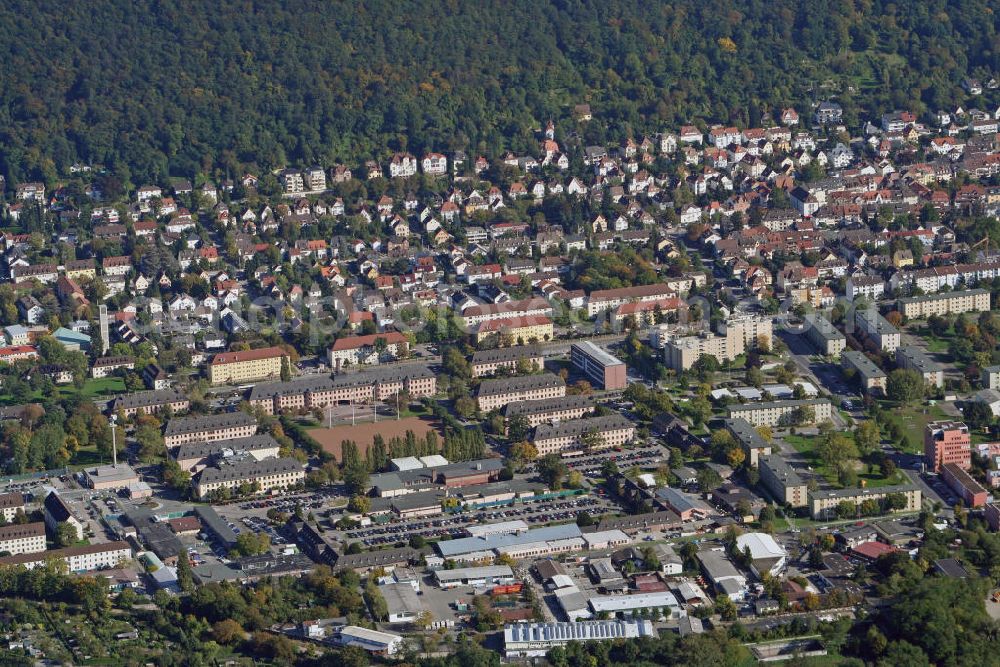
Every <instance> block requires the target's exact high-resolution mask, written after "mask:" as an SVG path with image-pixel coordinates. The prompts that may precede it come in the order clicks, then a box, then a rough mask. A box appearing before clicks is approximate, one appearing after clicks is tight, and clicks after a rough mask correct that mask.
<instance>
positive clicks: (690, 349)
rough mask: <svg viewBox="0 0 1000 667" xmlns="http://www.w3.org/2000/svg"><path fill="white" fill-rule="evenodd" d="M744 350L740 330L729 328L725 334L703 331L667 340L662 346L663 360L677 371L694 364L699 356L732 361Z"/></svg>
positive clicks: (721, 361) (722, 361)
mask: <svg viewBox="0 0 1000 667" xmlns="http://www.w3.org/2000/svg"><path fill="white" fill-rule="evenodd" d="M745 351H746V345H745V344H744V343H743V333H742V330H740V329H738V328H730V329H729V330H728V332H727V333H726V335H725V336H716V335H714V334H712V333H709V332H707V331H703V332H701V333H699V334H698V335H696V336H684V337H682V338H675V339H673V340H669V341H667V343H666V344H665V345H664V346H663V361H664V363H665V364H666V365H667V367H668V368H672V369H674V370H675V371H677V372H678V373H680V372H682V371H686V370H688V369H690V368H691V367H692V366H694V364H695V362H696V361H698V359H700V358H701V356H702V355H703V354H704V355H708V356H711V357H715V359H716V361H718V362H719V363H725V362H727V361H733V360H734V359H736V357H738V356H740V355H741V354H743V353H744V352H745Z"/></svg>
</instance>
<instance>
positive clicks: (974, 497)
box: [941, 463, 992, 507]
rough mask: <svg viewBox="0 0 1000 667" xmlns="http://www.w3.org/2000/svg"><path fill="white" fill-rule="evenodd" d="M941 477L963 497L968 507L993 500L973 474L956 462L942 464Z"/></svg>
mask: <svg viewBox="0 0 1000 667" xmlns="http://www.w3.org/2000/svg"><path fill="white" fill-rule="evenodd" d="M941 479H943V480H944V483H945V484H947V485H948V486H949V488H951V490H952V491H954V492H955V493H956V494H957V495H958V497H959V498H961V499H962V501H963V502H964V503H965V506H966V507H982V506H983V505H985V504H986V503H988V502H990V501H991V500H992V497H991V496H990V494H989V492H988V491H987V490H986V489H984V488H983V486H982V485H981V484H980V483H979V482H977V481H976V480H975V479H973V477H972V475H970V474H969V473H968V472H967V471H965V470H964V469H963V468H961V467H959V466H957V465H955V464H954V463H945V464H944V465H942V466H941Z"/></svg>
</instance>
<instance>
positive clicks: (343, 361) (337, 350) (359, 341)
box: [327, 331, 410, 369]
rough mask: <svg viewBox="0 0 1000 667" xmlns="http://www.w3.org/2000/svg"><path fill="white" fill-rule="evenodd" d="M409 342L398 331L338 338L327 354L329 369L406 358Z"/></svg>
mask: <svg viewBox="0 0 1000 667" xmlns="http://www.w3.org/2000/svg"><path fill="white" fill-rule="evenodd" d="M409 345H410V343H409V340H407V338H406V336H404V335H403V334H401V333H399V332H398V331H387V332H385V333H376V334H370V335H367V336H347V337H345V338H338V339H337V340H335V341H334V342H333V346H332V347H331V348H330V350H329V352H328V355H327V356H328V360H329V363H330V367H331V368H333V369H340V368H343V367H345V366H350V365H354V366H361V365H371V364H380V363H382V362H383V361H392V360H393V359H399V358H400V357H403V356H406V352H407V350H408V349H409Z"/></svg>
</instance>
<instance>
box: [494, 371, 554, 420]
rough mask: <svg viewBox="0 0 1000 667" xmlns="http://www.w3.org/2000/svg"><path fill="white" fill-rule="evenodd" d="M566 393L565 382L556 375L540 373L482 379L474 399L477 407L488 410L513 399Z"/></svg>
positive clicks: (527, 398)
mask: <svg viewBox="0 0 1000 667" xmlns="http://www.w3.org/2000/svg"><path fill="white" fill-rule="evenodd" d="M565 395H566V383H565V382H563V379H562V378H561V377H559V376H558V375H553V374H552V373H542V374H541V375H527V376H525V377H513V378H498V379H495V380H483V382H482V383H481V384H480V385H479V392H478V393H477V395H476V401H477V402H478V404H479V409H480V410H482V411H483V412H489V411H490V410H493V409H495V408H502V407H503V406H505V405H507V404H508V403H513V402H515V401H537V400H540V399H543V398H558V397H560V396H565Z"/></svg>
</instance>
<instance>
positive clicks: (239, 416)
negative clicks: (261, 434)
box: [163, 411, 257, 435]
mask: <svg viewBox="0 0 1000 667" xmlns="http://www.w3.org/2000/svg"><path fill="white" fill-rule="evenodd" d="M256 423H257V420H256V419H255V418H254V417H253V415H250V414H247V413H246V412H242V411H236V412H225V413H222V414H218V415H205V416H201V417H182V418H178V419H171V420H170V421H169V422H167V428H166V430H164V432H163V433H164V435H183V434H186V433H200V432H201V431H215V430H219V429H224V428H230V427H234V426H250V425H252V424H256Z"/></svg>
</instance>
